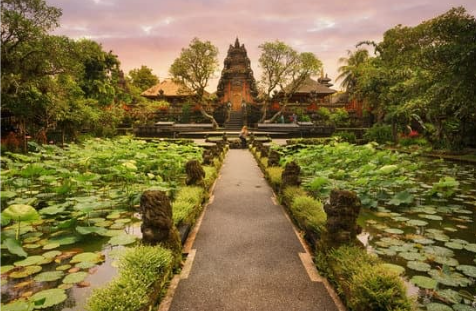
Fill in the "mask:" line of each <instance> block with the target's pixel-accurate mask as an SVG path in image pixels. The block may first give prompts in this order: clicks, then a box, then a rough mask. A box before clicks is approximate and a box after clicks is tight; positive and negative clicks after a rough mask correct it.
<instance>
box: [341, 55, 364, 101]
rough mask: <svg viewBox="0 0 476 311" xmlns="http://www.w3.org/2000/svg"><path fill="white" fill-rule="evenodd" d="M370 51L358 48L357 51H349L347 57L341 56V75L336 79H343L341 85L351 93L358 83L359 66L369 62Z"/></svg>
mask: <svg viewBox="0 0 476 311" xmlns="http://www.w3.org/2000/svg"><path fill="white" fill-rule="evenodd" d="M368 59H369V52H368V51H367V50H366V49H357V50H356V51H354V52H352V51H349V50H348V51H347V57H341V58H339V63H341V64H343V65H342V66H340V67H339V68H338V71H339V75H338V76H337V78H336V81H338V80H342V82H341V86H342V87H344V88H345V89H346V91H347V92H349V93H351V92H352V90H353V89H354V88H355V86H356V84H357V79H358V78H357V75H358V70H359V66H361V65H362V64H364V63H365V62H367V61H368Z"/></svg>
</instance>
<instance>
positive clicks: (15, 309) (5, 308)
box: [2, 299, 33, 311]
mask: <svg viewBox="0 0 476 311" xmlns="http://www.w3.org/2000/svg"><path fill="white" fill-rule="evenodd" d="M31 310H33V305H32V304H31V303H28V302H27V301H26V300H23V299H20V300H15V301H13V302H10V303H8V304H5V305H3V304H2V311H31Z"/></svg>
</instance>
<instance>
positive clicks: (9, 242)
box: [3, 238, 28, 257]
mask: <svg viewBox="0 0 476 311" xmlns="http://www.w3.org/2000/svg"><path fill="white" fill-rule="evenodd" d="M3 244H4V245H5V246H6V247H7V249H8V251H9V252H10V253H12V254H14V255H17V256H20V257H27V256H28V254H27V253H26V252H25V250H24V249H23V248H22V247H21V245H20V243H19V242H18V241H17V240H15V239H12V238H7V239H5V241H4V242H3Z"/></svg>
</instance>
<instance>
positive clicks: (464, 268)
mask: <svg viewBox="0 0 476 311" xmlns="http://www.w3.org/2000/svg"><path fill="white" fill-rule="evenodd" d="M456 269H457V270H458V271H461V272H463V273H464V274H465V275H467V276H469V277H472V278H476V266H470V265H460V266H457V267H456Z"/></svg>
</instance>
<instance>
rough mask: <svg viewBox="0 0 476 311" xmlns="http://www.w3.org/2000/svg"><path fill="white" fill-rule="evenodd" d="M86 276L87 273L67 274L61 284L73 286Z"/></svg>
mask: <svg viewBox="0 0 476 311" xmlns="http://www.w3.org/2000/svg"><path fill="white" fill-rule="evenodd" d="M87 276H88V273H87V272H75V273H71V274H68V275H67V276H66V277H65V278H64V279H63V283H65V284H75V283H79V282H82V281H84V279H85V278H86V277H87Z"/></svg>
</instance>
